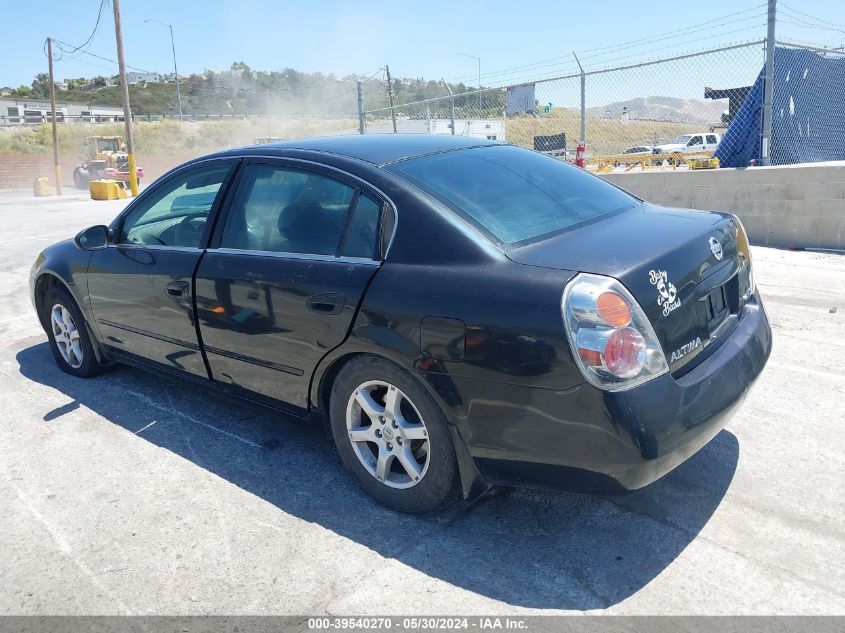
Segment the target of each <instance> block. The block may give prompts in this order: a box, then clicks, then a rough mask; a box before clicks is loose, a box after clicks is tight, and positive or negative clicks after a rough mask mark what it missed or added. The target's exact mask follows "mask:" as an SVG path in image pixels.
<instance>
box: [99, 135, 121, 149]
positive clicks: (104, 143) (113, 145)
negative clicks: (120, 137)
mask: <svg viewBox="0 0 845 633" xmlns="http://www.w3.org/2000/svg"><path fill="white" fill-rule="evenodd" d="M97 148H98V151H100V152H116V151H117V149H118V148H117V139H115V138H101V139H97Z"/></svg>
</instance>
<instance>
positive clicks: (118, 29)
mask: <svg viewBox="0 0 845 633" xmlns="http://www.w3.org/2000/svg"><path fill="white" fill-rule="evenodd" d="M112 6H113V7H114V37H115V40H116V42H117V67H118V70H119V72H120V93H121V97H122V98H123V124H124V129H125V130H126V153H127V154H128V155H129V190H130V191H131V193H132V196H133V197H134V196H137V195H138V174H137V172H136V171H135V145H134V143H133V142H132V109H131V108H130V107H129V84H128V83H127V81H126V63H125V61H124V59H123V27H122V26H121V24H120V0H112Z"/></svg>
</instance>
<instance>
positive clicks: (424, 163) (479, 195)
mask: <svg viewBox="0 0 845 633" xmlns="http://www.w3.org/2000/svg"><path fill="white" fill-rule="evenodd" d="M388 169H389V170H390V171H393V172H395V173H397V174H398V175H400V176H403V177H404V178H406V179H407V180H409V181H411V182H412V183H413V184H415V185H417V186H418V187H420V188H421V189H423V190H424V191H426V192H428V193H430V194H432V195H433V196H434V197H436V198H439V199H440V200H442V201H443V202H444V203H446V204H447V205H448V206H450V207H451V208H453V209H454V210H455V211H457V212H458V213H459V214H460V215H462V216H464V217H465V218H467V219H469V220H470V221H472V222H474V223H476V224H478V225H480V226H481V227H482V228H484V229H486V230H487V231H488V232H490V233H492V234H493V235H494V236H495V237H496V239H498V240H499V241H500V242H503V243H505V244H514V243H517V242H525V241H529V240H534V239H536V238H538V237H541V236H544V235H547V234H550V233H556V232H558V231H561V230H564V229H568V228H571V227H574V226H578V225H579V224H581V223H583V222H585V221H587V220H591V219H593V218H596V217H598V216H601V215H605V214H608V213H613V212H615V211H619V210H622V209H625V208H628V207H632V206H634V205H635V204H637V203H638V200H637V199H636V198H634V197H633V196H630V195H629V194H627V193H625V192H623V191H621V190H620V189H617V188H616V187H614V186H612V185H609V184H608V183H606V182H604V181H603V180H601V179H600V178H596V177H595V176H592V175H590V174H588V173H586V172H585V171H583V170H582V169H580V168H578V167H574V166H572V165H569V164H567V163H565V162H563V161H560V160H557V159H554V158H550V157H548V156H544V155H542V154H539V153H537V152H532V151H529V150H526V149H522V148H519V147H514V146H512V145H497V146H492V147H481V148H475V149H468V150H463V151H458V152H448V153H444V154H435V155H432V156H424V157H422V158H415V159H411V160H406V161H401V162H399V163H395V164H393V165H390V166H389V167H388Z"/></svg>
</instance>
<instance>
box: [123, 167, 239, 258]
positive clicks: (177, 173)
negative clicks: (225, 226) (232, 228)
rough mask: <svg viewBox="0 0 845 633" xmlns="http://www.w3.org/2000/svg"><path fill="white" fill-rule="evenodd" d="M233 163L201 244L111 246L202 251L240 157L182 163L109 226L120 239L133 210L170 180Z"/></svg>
mask: <svg viewBox="0 0 845 633" xmlns="http://www.w3.org/2000/svg"><path fill="white" fill-rule="evenodd" d="M225 163H229V164H231V168H230V169H229V172H228V173H227V174H226V177H225V178H224V179H223V183H222V184H221V185H220V189H219V190H218V192H217V195H216V196H215V198H214V203H213V204H212V205H211V209H210V210H209V212H208V217H209V221H208V222H206V226H205V229H204V231H203V235H202V238H201V239H200V243H199V246H196V247H194V246H167V245H163V244H162V245H159V244H123V243H120V242H117V241H115V242H113V243H110V244H109V246H119V247H121V248H155V249H159V250H160V249H167V250H177V249H178V250H185V251H201V250H204V249H205V248H207V247H208V243H209V240H210V239H211V235H212V230H213V226H214V224H215V223H216V221H217V217H218V216H219V215H220V210H221V209H222V208H223V201H224V200H225V199H226V197H227V195H228V193H229V191H228V190H229V188H230V187H231V184H232V181H233V179H234V176H235V174H236V173H238V172H239V167H240V163H241V159H240V158H239V157H235V156H233V157H222V158H211V159H207V160H200V161H197V162H192V163H189V164H187V165H182V166H180V167H177V168H175V169H172V170H171V171H169V172H168V173H167V174H165V176H164V178H162V179H161V180H160V181H156V183H155V185H154V186H152V187H148V188H147V189H145V190H144V191H143V193H141V195H139V196H138V197H137V198H135V200H133V201H132V202H131V203H130V204H129V205H127V207H126V208H125V209H124V210H123V211H122V212H121V213H120V215H118V216H117V217H116V218H115V219H114V221H112V223H111V225H109V228H110V229H111V230H112V232H113V235H114V239H115V240H117V239H119V236H120V234H121V233H122V231H123V225H124V222H125V221H126V218H127V216H128V215H129V214H130V213H132V211H133V210H134V209H135V208H136V207H137V206H138V205H139V204H143V202H144V201H145V200H146V199H147V198H148V197H150V196H152V195H154V194H155V193H156V191H158V190H159V189H161V188H162V187H164V186H166V185H167V184H168V183H169V182H171V181H172V180H173V179H174V178H178V177H180V176H181V175H182V174H184V173H185V172H186V171H189V170H193V169H202V168H204V167H210V166H213V165H216V164H225Z"/></svg>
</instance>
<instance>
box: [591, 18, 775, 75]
mask: <svg viewBox="0 0 845 633" xmlns="http://www.w3.org/2000/svg"><path fill="white" fill-rule="evenodd" d="M764 26H766V25H765V23H762V24H754V25H751V26H746V27H744V28H741V29H736V30H735V31H726V32H725V33H721V35H733V34H736V33H741V32H743V31H748V30H751V29H759V28H762V27H764ZM712 37H713V36H712V35H708V36H705V37H699V38H697V39H694V40H687V41H685V42H683V43H682V44H670V45H668V46H663V47H661V48H655V49H652V50H649V51H645V52H643V53H641V54H640V55H643V56H645V55H650V54H652V53H658V52H661V51H666V50H670V49H673V48H677V47H678V46H686V45H687V44H695V43H696V42H704V41H707V40H710V39H712ZM621 60H630V56H629V55H624V56H622V57H615V58H613V59H603V60H601V61H600V62H599V63H601V64H603V65H605V66H606V65H607V64H612V63H613V62H617V61H621Z"/></svg>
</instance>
